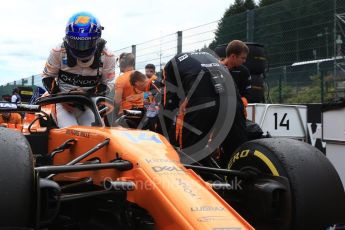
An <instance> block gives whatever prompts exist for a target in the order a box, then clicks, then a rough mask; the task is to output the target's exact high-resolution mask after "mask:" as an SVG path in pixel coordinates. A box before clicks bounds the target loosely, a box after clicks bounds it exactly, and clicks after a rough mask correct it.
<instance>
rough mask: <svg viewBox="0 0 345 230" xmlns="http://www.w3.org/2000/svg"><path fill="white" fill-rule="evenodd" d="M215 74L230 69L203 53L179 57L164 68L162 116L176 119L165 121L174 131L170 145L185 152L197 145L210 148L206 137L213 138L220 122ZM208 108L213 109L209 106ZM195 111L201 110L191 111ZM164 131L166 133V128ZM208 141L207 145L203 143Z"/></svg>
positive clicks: (183, 54) (185, 54)
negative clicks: (211, 134) (216, 123)
mask: <svg viewBox="0 0 345 230" xmlns="http://www.w3.org/2000/svg"><path fill="white" fill-rule="evenodd" d="M202 71H203V74H202V76H201V77H200V73H201V72H202ZM211 71H219V72H220V71H223V72H225V73H226V69H225V68H224V67H223V66H222V65H220V64H218V62H217V60H216V59H215V58H214V57H213V56H212V55H210V54H208V53H203V52H202V53H182V54H179V55H177V56H175V57H174V58H173V59H172V60H170V61H169V62H168V63H167V65H166V66H165V68H164V80H165V84H166V87H165V91H164V98H163V103H164V106H163V108H164V111H160V112H165V113H170V114H172V117H170V118H165V122H164V124H165V126H166V130H167V131H170V132H169V133H168V135H169V139H170V142H171V143H173V144H174V145H175V146H178V147H180V148H181V149H184V148H188V147H190V146H192V145H194V144H196V143H198V145H199V144H200V145H201V146H206V145H207V141H208V139H209V138H210V137H209V136H207V138H204V137H206V135H208V134H210V130H211V129H212V127H213V125H214V121H215V120H216V119H217V116H218V110H219V109H218V108H219V100H220V97H219V95H218V94H217V91H216V90H215V87H214V84H213V82H212V80H211V78H212V73H211ZM195 82H196V84H195V85H194V83H195ZM180 83H181V84H182V85H181V84H180ZM193 85H194V86H196V87H195V88H194V86H193ZM191 91H192V93H191V95H190V93H189V92H191ZM207 104H209V105H211V106H205V105H207ZM193 107H194V108H196V107H200V109H198V110H195V111H188V110H189V109H190V108H193ZM174 117H175V118H174ZM162 129H163V132H164V127H162ZM205 139H206V141H205V143H201V141H202V140H205Z"/></svg>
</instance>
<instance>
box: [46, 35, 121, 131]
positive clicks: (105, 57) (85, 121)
mask: <svg viewBox="0 0 345 230" xmlns="http://www.w3.org/2000/svg"><path fill="white" fill-rule="evenodd" d="M103 41H104V40H103ZM104 44H105V41H104V43H103V44H102V45H101V46H100V48H99V49H98V50H97V51H96V53H95V55H94V56H93V57H92V58H91V59H90V60H89V61H87V62H85V63H84V62H82V61H80V60H78V59H74V58H73V57H71V55H70V54H69V53H68V50H66V49H65V46H64V44H63V43H62V44H61V45H59V46H58V47H56V48H54V49H52V50H51V52H50V55H49V57H48V60H47V62H46V64H45V67H44V70H43V74H42V76H43V79H42V81H43V84H44V86H45V87H46V88H47V90H48V92H49V93H51V94H54V93H57V92H70V91H73V90H79V91H80V90H81V91H84V92H86V93H89V94H91V95H95V94H105V93H107V92H110V91H111V90H113V88H114V78H115V57H114V55H113V54H112V53H111V52H109V51H108V50H107V49H106V48H105V47H104ZM56 120H57V125H58V126H59V127H60V128H62V127H67V126H71V125H91V124H92V122H94V121H95V117H94V114H93V113H92V112H91V110H90V109H89V108H86V106H80V105H79V106H77V107H76V108H73V109H72V110H71V109H68V110H66V106H63V105H62V104H57V105H56Z"/></svg>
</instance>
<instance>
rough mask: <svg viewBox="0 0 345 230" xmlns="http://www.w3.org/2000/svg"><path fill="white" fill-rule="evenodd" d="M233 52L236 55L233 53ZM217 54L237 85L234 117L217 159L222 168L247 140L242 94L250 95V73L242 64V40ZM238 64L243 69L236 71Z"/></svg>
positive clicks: (243, 55) (243, 60)
mask: <svg viewBox="0 0 345 230" xmlns="http://www.w3.org/2000/svg"><path fill="white" fill-rule="evenodd" d="M223 49H224V46H223ZM216 52H217V50H216ZM235 53H236V54H238V55H235ZM217 54H220V59H221V62H222V63H223V64H225V65H226V66H227V67H228V68H229V71H230V73H231V75H232V77H233V79H234V81H235V84H236V87H237V107H236V114H235V119H234V122H233V124H232V127H231V129H230V132H229V134H228V135H227V137H226V138H225V140H224V142H223V144H222V147H223V153H222V154H221V155H220V157H219V160H218V163H219V165H220V166H221V167H222V168H226V167H227V164H228V162H229V160H230V156H231V155H232V153H233V152H234V151H235V150H236V148H237V147H239V146H240V145H241V144H243V143H244V142H246V141H247V140H248V137H247V133H246V109H245V107H246V106H247V99H246V97H244V95H245V96H247V97H248V96H249V95H250V89H251V87H249V86H250V74H249V71H248V69H246V67H245V66H243V65H242V64H243V63H244V62H245V60H246V57H247V54H248V47H247V46H246V45H245V44H244V43H243V42H241V41H238V40H234V41H232V42H230V43H229V45H228V46H227V48H226V50H225V49H224V52H223V51H221V50H218V52H217ZM224 54H226V58H225V59H224V58H222V57H223V56H224ZM222 59H223V60H222ZM239 66H242V67H243V70H245V71H242V72H241V71H239V72H238V71H237V70H239V68H238V67H239ZM240 68H241V67H240ZM232 70H236V71H237V72H236V71H235V72H234V71H232ZM248 76H249V77H248ZM239 88H241V89H242V90H239ZM241 92H242V94H241ZM243 94H244V95H243Z"/></svg>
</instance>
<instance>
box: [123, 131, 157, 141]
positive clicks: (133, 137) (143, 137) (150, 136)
mask: <svg viewBox="0 0 345 230" xmlns="http://www.w3.org/2000/svg"><path fill="white" fill-rule="evenodd" d="M121 135H122V136H124V137H126V138H127V139H129V140H130V141H132V142H134V143H140V142H142V141H150V142H154V143H157V144H163V142H162V141H161V140H160V139H159V138H158V137H157V136H156V134H154V133H145V132H142V133H139V135H138V134H137V133H136V134H134V133H129V132H122V133H121Z"/></svg>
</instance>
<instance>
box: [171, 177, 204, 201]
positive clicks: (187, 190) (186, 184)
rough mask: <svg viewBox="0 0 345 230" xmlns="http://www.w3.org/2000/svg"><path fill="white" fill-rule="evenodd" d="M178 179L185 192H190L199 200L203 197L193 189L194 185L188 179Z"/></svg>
mask: <svg viewBox="0 0 345 230" xmlns="http://www.w3.org/2000/svg"><path fill="white" fill-rule="evenodd" d="M176 181H177V183H178V185H179V186H181V187H182V189H183V191H184V192H185V193H187V194H189V195H190V196H191V197H193V198H195V199H197V200H200V199H201V197H200V196H198V195H197V193H196V192H194V191H193V189H192V187H191V186H190V185H189V184H188V183H187V182H186V181H184V180H182V179H181V178H176Z"/></svg>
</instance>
